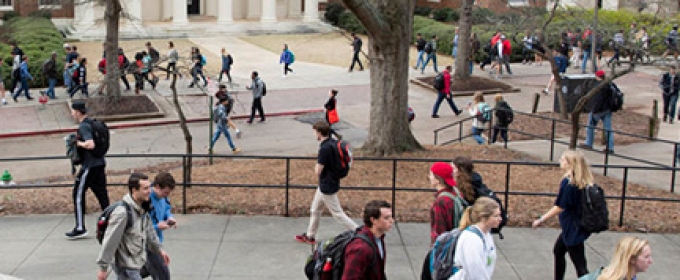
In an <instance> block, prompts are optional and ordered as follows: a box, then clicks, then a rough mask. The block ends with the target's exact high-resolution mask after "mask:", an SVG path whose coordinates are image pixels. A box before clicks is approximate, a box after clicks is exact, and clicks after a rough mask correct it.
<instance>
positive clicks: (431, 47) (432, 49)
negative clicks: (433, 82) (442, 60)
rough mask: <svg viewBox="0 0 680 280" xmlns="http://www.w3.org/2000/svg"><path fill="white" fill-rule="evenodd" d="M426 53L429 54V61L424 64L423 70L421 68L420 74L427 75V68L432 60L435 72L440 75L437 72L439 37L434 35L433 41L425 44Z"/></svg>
mask: <svg viewBox="0 0 680 280" xmlns="http://www.w3.org/2000/svg"><path fill="white" fill-rule="evenodd" d="M424 51H425V53H426V54H427V59H426V60H425V63H423V68H420V74H424V73H425V67H426V66H427V64H428V63H430V60H432V64H433V67H434V72H435V73H439V71H438V70H437V35H432V40H430V41H429V42H427V44H425V49H424Z"/></svg>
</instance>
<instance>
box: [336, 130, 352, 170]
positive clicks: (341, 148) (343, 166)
mask: <svg viewBox="0 0 680 280" xmlns="http://www.w3.org/2000/svg"><path fill="white" fill-rule="evenodd" d="M333 148H334V149H335V151H336V152H337V153H338V162H337V170H336V174H335V175H336V176H337V177H338V178H339V179H342V178H345V177H347V174H349V169H350V168H351V167H352V161H353V158H352V147H351V146H350V145H349V143H347V142H343V141H341V140H337V141H335V142H334V143H333Z"/></svg>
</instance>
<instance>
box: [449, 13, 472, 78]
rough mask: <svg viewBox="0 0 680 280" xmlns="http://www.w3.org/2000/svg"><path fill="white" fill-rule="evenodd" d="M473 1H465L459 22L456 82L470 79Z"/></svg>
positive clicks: (455, 63)
mask: <svg viewBox="0 0 680 280" xmlns="http://www.w3.org/2000/svg"><path fill="white" fill-rule="evenodd" d="M473 5H474V4H473V0H463V6H462V7H461V11H460V19H459V20H458V58H456V61H455V62H454V66H455V68H456V69H455V70H456V71H455V73H454V74H453V79H454V80H456V81H462V80H467V79H469V78H470V63H468V59H469V57H470V52H472V50H471V49H470V47H471V46H470V34H471V33H472V7H473Z"/></svg>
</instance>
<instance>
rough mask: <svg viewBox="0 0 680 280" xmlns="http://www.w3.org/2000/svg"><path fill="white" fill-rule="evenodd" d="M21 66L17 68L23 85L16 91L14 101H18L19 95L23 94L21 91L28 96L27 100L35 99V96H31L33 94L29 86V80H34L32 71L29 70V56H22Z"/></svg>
mask: <svg viewBox="0 0 680 280" xmlns="http://www.w3.org/2000/svg"><path fill="white" fill-rule="evenodd" d="M21 59H22V60H21V66H20V67H19V69H18V70H17V71H18V72H19V80H20V81H21V87H19V88H17V89H16V90H15V92H14V95H13V96H12V98H13V99H14V102H18V100H17V97H19V95H20V94H21V91H23V92H24V96H26V99H27V100H33V97H31V94H30V93H29V92H28V90H29V86H28V80H33V76H31V73H30V72H29V71H28V70H29V68H28V56H26V55H24V56H22V57H21Z"/></svg>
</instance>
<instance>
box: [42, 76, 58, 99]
mask: <svg viewBox="0 0 680 280" xmlns="http://www.w3.org/2000/svg"><path fill="white" fill-rule="evenodd" d="M47 83H48V84H49V87H48V88H47V91H46V92H45V94H46V95H47V96H49V97H50V98H52V99H54V98H56V96H55V95H54V87H55V86H56V85H57V79H47Z"/></svg>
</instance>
